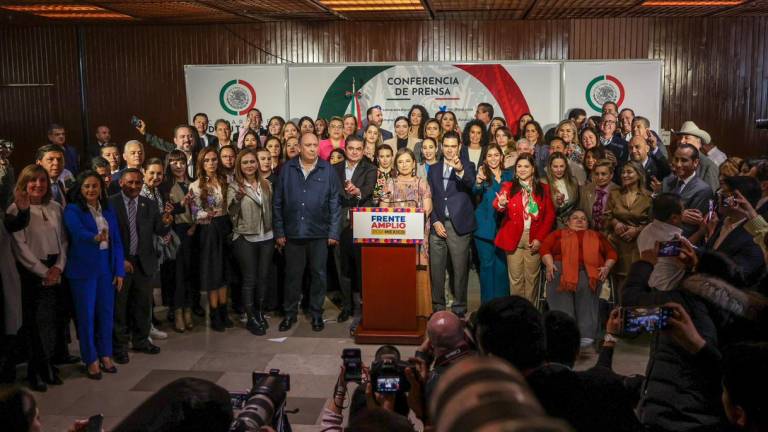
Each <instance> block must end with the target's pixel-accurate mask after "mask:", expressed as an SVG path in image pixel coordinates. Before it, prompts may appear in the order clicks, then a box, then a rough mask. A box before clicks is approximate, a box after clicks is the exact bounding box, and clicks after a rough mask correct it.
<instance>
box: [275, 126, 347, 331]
mask: <svg viewBox="0 0 768 432" xmlns="http://www.w3.org/2000/svg"><path fill="white" fill-rule="evenodd" d="M318 145H319V140H318V138H317V136H316V135H315V134H312V133H306V134H304V135H302V136H301V140H300V142H299V157H295V158H293V159H291V160H289V161H288V162H286V163H285V165H284V166H283V167H282V168H281V170H280V177H279V178H278V180H277V183H276V184H275V198H274V199H275V202H274V215H273V225H274V230H275V238H276V242H277V246H278V248H280V249H283V250H284V253H285V260H286V265H285V298H284V302H283V308H284V309H285V318H284V319H283V321H282V322H281V323H280V331H287V330H289V329H290V328H291V327H292V326H293V324H295V323H296V315H297V312H298V307H299V299H300V297H301V281H302V276H303V274H304V268H305V267H306V265H307V260H309V268H310V272H311V275H312V283H311V286H310V299H309V308H310V312H311V313H312V330H314V331H321V330H323V328H324V327H325V324H324V323H323V302H324V301H325V292H326V289H327V275H326V270H325V269H326V264H327V259H328V246H335V245H336V244H337V243H338V240H339V231H340V219H341V203H340V199H339V194H340V192H341V191H340V187H339V181H338V178H337V176H336V173H335V172H334V170H333V169H332V168H331V165H330V164H329V163H328V162H327V161H324V160H322V159H320V158H319V157H318V153H317V149H318Z"/></svg>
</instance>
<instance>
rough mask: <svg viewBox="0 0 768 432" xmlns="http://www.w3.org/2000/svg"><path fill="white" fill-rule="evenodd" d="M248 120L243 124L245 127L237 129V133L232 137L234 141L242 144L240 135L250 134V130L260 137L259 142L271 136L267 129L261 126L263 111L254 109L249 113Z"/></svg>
mask: <svg viewBox="0 0 768 432" xmlns="http://www.w3.org/2000/svg"><path fill="white" fill-rule="evenodd" d="M246 118H247V119H246V120H247V122H246V123H245V124H243V127H238V128H237V132H235V134H234V135H233V136H232V141H234V142H240V135H242V134H246V133H248V131H249V130H250V131H252V132H253V133H255V134H256V136H257V137H259V140H263V139H264V138H265V137H266V136H267V135H269V132H268V131H267V128H265V127H264V126H262V125H261V123H262V122H263V118H262V116H261V111H259V109H258V108H252V109H251V110H250V111H248V114H247V115H246ZM261 142H264V141H261Z"/></svg>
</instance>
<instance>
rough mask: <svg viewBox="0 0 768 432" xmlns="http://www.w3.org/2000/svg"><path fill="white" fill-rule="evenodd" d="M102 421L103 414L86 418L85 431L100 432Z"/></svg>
mask: <svg viewBox="0 0 768 432" xmlns="http://www.w3.org/2000/svg"><path fill="white" fill-rule="evenodd" d="M103 423H104V415H102V414H96V415H93V416H90V417H89V418H88V425H87V426H86V427H85V432H101V426H102V424H103Z"/></svg>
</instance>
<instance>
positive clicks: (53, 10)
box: [0, 4, 133, 20]
mask: <svg viewBox="0 0 768 432" xmlns="http://www.w3.org/2000/svg"><path fill="white" fill-rule="evenodd" d="M0 9H6V10H10V11H13V12H24V13H28V14H32V15H35V16H40V17H44V18H52V19H110V20H114V19H125V20H129V19H133V17H132V16H130V15H126V14H122V13H119V12H113V11H111V10H108V9H104V8H102V7H99V6H95V5H80V4H37V5H4V6H0Z"/></svg>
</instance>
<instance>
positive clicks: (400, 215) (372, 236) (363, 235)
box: [351, 207, 424, 244]
mask: <svg viewBox="0 0 768 432" xmlns="http://www.w3.org/2000/svg"><path fill="white" fill-rule="evenodd" d="M351 211H352V237H353V238H354V241H355V243H379V244H388V243H396V244H397V243H400V244H421V243H424V209H419V208H378V207H356V208H353V209H351Z"/></svg>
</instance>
